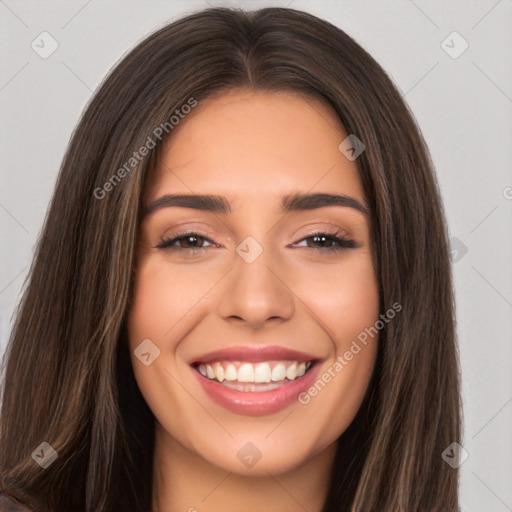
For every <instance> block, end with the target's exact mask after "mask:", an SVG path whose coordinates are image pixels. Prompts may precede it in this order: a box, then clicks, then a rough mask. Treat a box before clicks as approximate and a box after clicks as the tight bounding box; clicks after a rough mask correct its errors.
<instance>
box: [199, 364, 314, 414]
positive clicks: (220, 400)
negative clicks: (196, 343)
mask: <svg viewBox="0 0 512 512" xmlns="http://www.w3.org/2000/svg"><path fill="white" fill-rule="evenodd" d="M274 355H275V354H274ZM223 357H225V354H223ZM244 357H245V356H244ZM286 357H288V356H286ZM290 359H293V360H295V359H294V358H293V357H292V358H290ZM242 360H245V361H247V359H242ZM252 361H254V360H252ZM255 362H257V361H255ZM320 367H321V365H320V364H313V366H312V367H311V368H310V369H309V370H308V371H307V372H306V373H305V374H304V375H303V376H302V377H299V378H297V379H295V380H294V381H292V382H290V383H288V384H283V385H282V386H281V387H279V388H277V389H274V390H272V391H262V392H244V391H237V390H235V389H231V388H228V387H226V386H223V385H222V384H220V383H219V382H216V381H214V380H210V379H207V378H206V377H203V375H201V374H200V373H199V371H197V369H194V370H193V371H194V373H195V375H196V376H197V378H198V379H199V382H200V384H201V386H202V387H203V389H204V391H205V392H206V394H207V395H208V396H209V397H210V398H211V399H212V400H213V401H214V402H216V403H217V404H219V405H221V406H222V407H224V408H226V409H229V410H230V411H232V412H234V413H237V414H245V415H249V416H263V415H266V414H272V413H274V412H277V411H280V410H281V409H284V408H285V407H287V406H289V405H291V404H292V403H293V402H296V401H297V397H298V395H299V394H300V393H303V392H304V391H306V390H307V389H308V388H309V387H311V385H312V384H313V382H315V380H316V376H317V374H318V371H319V369H320Z"/></svg>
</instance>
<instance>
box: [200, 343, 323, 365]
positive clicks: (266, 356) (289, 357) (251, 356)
mask: <svg viewBox="0 0 512 512" xmlns="http://www.w3.org/2000/svg"><path fill="white" fill-rule="evenodd" d="M315 359H317V358H316V357H315V356H312V355H310V354H306V353H305V352H299V351H297V350H292V349H289V348H285V347H279V346H261V345H256V346H238V347H227V348H223V349H220V350H215V351H214V352H209V353H208V354H204V355H202V356H200V357H197V358H196V359H194V360H193V362H192V364H200V363H202V364H204V363H213V362H215V361H247V362H253V363H259V362H263V361H274V360H276V361H280V360H281V361H297V362H302V361H305V362H306V361H314V360H315Z"/></svg>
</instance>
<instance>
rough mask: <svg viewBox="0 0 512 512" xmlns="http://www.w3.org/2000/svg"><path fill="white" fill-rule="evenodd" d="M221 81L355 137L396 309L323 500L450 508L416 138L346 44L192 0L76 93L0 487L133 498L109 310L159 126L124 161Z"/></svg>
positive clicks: (434, 204)
mask: <svg viewBox="0 0 512 512" xmlns="http://www.w3.org/2000/svg"><path fill="white" fill-rule="evenodd" d="M233 88H249V89H253V90H263V91H269V92H272V91H286V90H288V91H295V92H298V93H300V94H303V95H304V96H305V97H315V98H319V99H321V101H324V102H326V103H327V104H328V105H330V107H331V108H332V109H334V111H335V112H336V113H337V115H338V116H339V118H340V120H341V123H342V124H343V126H344V127H345V130H346V131H347V133H349V134H356V136H357V137H358V138H359V139H360V140H361V141H363V143H364V145H365V151H364V152H363V153H362V154H361V155H360V156H359V158H358V159H357V166H358V168H359V172H360V177H361V180H362V184H363V187H364V192H365V197H366V200H367V203H368V205H369V207H370V214H371V225H372V244H373V245H372V250H373V254H372V257H373V262H374V267H375V270H376V274H377V279H378V283H379V292H380V307H381V313H383V312H385V311H386V310H388V309H389V308H390V307H391V305H392V304H394V303H399V304H401V306H402V311H401V312H400V314H398V315H397V316H396V318H394V319H393V321H391V322H389V323H387V324H386V325H385V327H384V328H383V329H382V331H381V333H380V340H379V352H378V357H377V363H376V367H375V371H374V374H373V376H372V382H371V386H370V388H369V392H368V394H367V396H366V398H365V401H364V402H363V405H362V406H361V408H360V410H359V412H358V414H357V416H356V419H355V420H354V421H353V422H352V424H351V426H350V427H349V428H348V430H347V431H346V432H344V433H343V434H342V436H341V437H340V440H339V448H338V454H337V457H336V460H335V464H334V467H333V470H332V478H331V483H330V488H329V493H328V496H327V500H326V503H325V506H324V508H323V512H334V511H346V510H351V511H354V512H355V511H358V512H368V511H393V512H415V511H441V510H442V511H444V512H445V511H450V510H456V508H457V501H458V498H457V496H458V490H457V489H458V471H457V470H456V469H452V468H451V467H450V466H449V465H448V464H446V463H445V462H444V461H443V459H442V457H441V454H442V452H443V450H445V448H446V447H448V446H449V445H450V444H451V443H452V442H454V441H460V421H461V419H460V418H461V411H460V397H459V386H460V384H459V379H460V377H459V367H458V355H457V346H456V338H455V325H454V324H455V320H454V297H453V290H452V276H451V267H450V260H449V248H448V241H447V227H446V223H445V217H444V212H443V207H442V203H441V200H440V193H439V190H438V185H437V182H436V179H435V175H434V171H433V165H432V162H431V160H430V157H429V153H428V149H427V147H426V145H425V142H424V140H423V138H422V136H421V133H420V131H419V129H418V127H417V125H416V123H415V120H414V117H413V115H412V114H411V112H410V111H409V110H408V108H407V106H406V104H405V103H404V101H403V99H402V97H401V95H400V93H399V92H398V90H397V89H396V87H395V86H394V85H393V84H392V82H391V80H390V79H389V78H388V76H387V75H386V73H385V72H384V71H383V69H382V68H381V67H380V66H379V65H378V64H377V63H376V62H375V60H374V59H373V58H372V57H371V56H370V55H369V54H368V53H367V52H366V51H365V50H364V49H363V48H361V46H359V45H358V44H357V43H356V42H355V41H354V40H353V39H352V38H351V37H349V36H348V35H347V34H346V33H345V32H343V31H342V30H340V29H339V28H337V27H335V26H333V25H332V24H330V23H328V22H326V21H323V20H320V19H318V18H316V17H314V16H312V15H310V14H307V13H304V12H301V11H297V10H293V9H285V8H266V9H261V10H258V11H254V12H244V11H242V10H232V9H225V8H215V9H207V10H204V11H201V12H197V13H194V14H192V15H189V16H187V17H185V18H182V19H180V20H178V21H176V22H174V23H172V24H169V25H167V26H165V27H164V28H162V29H160V30H158V31H157V32H155V33H154V34H152V35H151V36H150V37H148V38H147V39H146V40H144V41H143V42H142V43H140V44H139V45H137V47H136V48H135V49H133V50H132V51H131V52H130V53H129V54H128V55H127V56H126V57H125V58H124V59H123V60H122V61H121V62H120V63H119V64H118V65H117V66H116V67H115V68H114V70H113V71H112V72H111V73H110V74H109V76H108V77H107V78H106V80H105V81H104V83H103V84H102V85H101V86H100V88H99V89H98V91H97V93H96V94H95V95H94V97H93V99H92V100H91V102H90V104H89V105H88V106H87V108H86V109H85V111H84V113H83V115H82V118H81V120H80V122H79V124H78V126H77V128H76V130H75V132H74V134H73V137H72V140H71V142H70V144H69V147H68V150H67V152H66V155H65V157H64V160H63V163H62V166H61V169H60V173H59V177H58V182H57V185H56V189H55V192H54V196H53V198H52V202H51V205H50V208H49V210H48V213H47V217H46V219H45V223H44V228H43V230H42V233H41V236H40V239H39V242H38V247H37V251H36V254H35V257H34V260H33V263H32V266H31V269H30V274H29V278H28V279H27V281H26V283H25V285H24V293H23V297H22V300H21V302H20V305H19V307H18V310H17V312H16V317H15V323H14V328H13V330H12V333H11V337H10V339H9V342H8V346H7V351H6V353H5V355H4V365H5V375H4V379H3V390H2V408H1V419H0V490H3V491H5V492H7V493H9V494H11V495H13V496H15V497H17V498H18V499H19V500H21V501H22V502H24V503H26V504H27V505H29V506H31V507H33V508H34V509H36V510H37V511H41V512H55V511H58V512H61V511H63V510H67V511H73V512H81V511H83V512H93V511H94V512H110V511H117V510H123V511H134V512H143V511H144V512H147V511H149V510H150V507H151V490H152V452H153V443H154V438H153V427H154V424H153V421H154V418H153V415H152V413H151V411H150V409H149V408H148V406H147V404H146V403H145V401H144V399H143V397H142V395H141V394H140V392H139V390H138V387H137V384H136V382H135V379H134V376H133V372H132V368H131V363H130V358H129V352H128V348H127V342H126V332H125V318H126V312H127V310H128V307H129V301H130V293H131V283H132V277H133V272H134V269H135V268H136V260H135V247H136V242H137V233H138V226H139V221H140V211H141V206H142V196H143V191H144V183H145V180H146V179H147V176H148V173H149V172H150V171H151V170H152V169H153V168H154V166H155V165H156V163H157V161H158V156H159V151H160V147H161V143H158V144H156V147H154V148H151V149H149V152H148V154H147V156H145V157H144V158H140V160H139V159H137V161H136V162H135V163H134V162H133V161H131V160H130V159H131V158H132V157H133V153H134V151H137V150H138V149H139V148H141V147H142V146H144V145H146V146H148V145H149V144H148V137H152V138H155V136H156V135H155V129H156V128H157V127H162V126H165V127H166V129H165V133H163V135H164V136H165V138H168V137H172V128H171V123H169V119H170V118H171V116H172V115H173V113H174V112H175V111H176V109H181V108H182V106H183V105H185V104H187V103H188V104H191V103H190V100H191V98H193V101H197V102H200V101H201V100H203V99H204V98H206V97H208V96H209V95H211V94H213V93H216V92H220V91H223V90H228V89H233ZM182 122H186V119H185V120H184V121H182ZM165 123H167V125H166V124H165ZM157 133H158V132H157ZM163 138H164V137H162V139H163ZM340 142H341V141H340ZM127 162H131V163H130V164H129V165H128V166H127V165H126V163H127ZM121 168H124V169H125V171H126V172H124V173H122V172H119V171H118V170H119V169H121ZM114 174H116V175H117V177H118V178H119V179H117V178H116V179H115V180H114V179H113V175H114ZM107 182H109V183H110V185H105V184H106V183H107ZM42 442H47V443H48V444H49V445H50V446H51V447H52V448H53V449H54V450H55V451H56V452H57V454H58V457H57V459H55V460H54V462H53V463H52V464H51V465H50V466H49V467H48V468H46V469H43V468H41V467H40V466H39V465H38V464H36V463H35V462H34V459H33V458H32V456H31V454H32V453H33V451H34V450H35V449H36V448H38V447H39V446H40V445H41V443H42Z"/></svg>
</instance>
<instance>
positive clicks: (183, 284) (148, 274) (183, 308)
mask: <svg viewBox="0 0 512 512" xmlns="http://www.w3.org/2000/svg"><path fill="white" fill-rule="evenodd" d="M210 280H211V276H208V275H207V274H205V273H204V271H203V272H197V271H194V272H191V271H188V272H185V271H183V270H179V269H178V270H177V269H176V268H175V267H173V266H172V265H169V263H168V262H166V261H165V258H154V257H153V258H147V259H146V260H142V261H140V262H139V265H138V269H137V276H136V279H135V283H134V292H133V300H132V304H131V308H130V312H129V316H128V332H129V334H130V342H131V343H132V342H133V343H134V344H136V343H140V341H142V340H143V339H145V338H152V337H154V338H155V340H159V342H161V343H164V342H165V343H166V347H165V348H166V350H170V351H172V349H173V347H171V346H169V345H168V344H169V343H170V342H171V341H172V340H176V342H177V340H178V338H177V337H176V335H175V334H174V333H175V332H176V331H177V330H179V328H180V326H179V324H181V323H182V322H183V320H184V319H185V318H187V315H188V314H189V312H190V311H192V310H194V311H195V310H197V309H200V304H199V303H200V301H201V298H202V297H203V296H204V295H205V294H206V292H207V291H208V289H209V288H210V287H211V284H210Z"/></svg>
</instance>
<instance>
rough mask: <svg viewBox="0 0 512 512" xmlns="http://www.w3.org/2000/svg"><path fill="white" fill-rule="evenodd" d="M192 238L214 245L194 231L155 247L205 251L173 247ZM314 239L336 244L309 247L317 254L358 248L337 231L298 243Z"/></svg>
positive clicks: (317, 233) (169, 239)
mask: <svg viewBox="0 0 512 512" xmlns="http://www.w3.org/2000/svg"><path fill="white" fill-rule="evenodd" d="M192 236H194V237H196V238H201V239H203V240H206V241H207V242H209V243H211V244H213V245H215V243H214V242H213V241H212V240H210V239H209V238H207V237H205V236H203V235H201V234H200V233H197V232H195V231H189V232H186V233H180V234H179V235H177V236H175V237H173V238H166V239H163V240H162V241H161V242H160V243H159V244H158V245H157V246H156V247H157V248H158V249H165V250H170V251H176V252H179V253H183V252H190V251H194V250H198V249H199V250H201V249H205V247H192V248H188V247H177V246H176V247H173V245H174V244H175V242H177V241H179V240H183V239H186V238H189V237H192ZM315 237H326V238H327V239H328V240H330V241H332V242H334V243H335V244H336V245H332V246H331V247H309V248H310V249H314V250H316V251H319V252H331V253H336V252H339V251H343V250H344V249H354V248H357V247H358V245H357V243H356V242H355V241H354V240H352V239H350V238H346V237H344V236H342V235H341V233H340V232H339V231H336V232H335V233H327V232H324V231H318V232H315V233H310V234H309V235H308V236H307V237H304V238H302V239H301V240H299V242H302V241H304V240H308V239H310V238H315ZM296 243H297V242H296ZM316 243H318V242H316Z"/></svg>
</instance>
